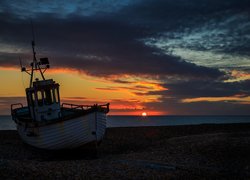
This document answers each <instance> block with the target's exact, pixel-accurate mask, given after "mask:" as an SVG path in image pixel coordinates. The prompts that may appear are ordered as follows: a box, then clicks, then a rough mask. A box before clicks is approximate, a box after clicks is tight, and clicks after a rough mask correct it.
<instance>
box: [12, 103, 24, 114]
mask: <svg viewBox="0 0 250 180" xmlns="http://www.w3.org/2000/svg"><path fill="white" fill-rule="evenodd" d="M19 108H23V104H22V103H16V104H11V112H13V110H15V109H19Z"/></svg>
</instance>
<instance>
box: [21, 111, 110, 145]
mask: <svg viewBox="0 0 250 180" xmlns="http://www.w3.org/2000/svg"><path fill="white" fill-rule="evenodd" d="M106 120H107V116H106V113H104V112H92V113H89V114H86V115H83V116H80V117H77V118H74V119H70V120H65V121H60V122H56V123H53V124H48V125H44V126H40V127H35V128H32V127H25V126H24V125H20V124H17V130H18V133H19V135H20V136H21V138H22V140H23V141H24V142H25V143H27V144H29V145H32V146H34V147H37V148H42V149H50V150H58V149H72V148H77V147H80V146H83V145H85V144H87V143H90V142H99V141H101V140H102V139H103V137H104V134H105V130H106Z"/></svg>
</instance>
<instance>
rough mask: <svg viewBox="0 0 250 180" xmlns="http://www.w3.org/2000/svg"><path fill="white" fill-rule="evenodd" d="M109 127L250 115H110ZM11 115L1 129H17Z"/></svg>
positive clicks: (240, 119)
mask: <svg viewBox="0 0 250 180" xmlns="http://www.w3.org/2000/svg"><path fill="white" fill-rule="evenodd" d="M107 117H108V118H107V124H106V125H107V128H115V127H143V126H179V125H201V124H231V123H250V115H157V116H156V115H154V116H133V115H108V116H107ZM15 129H16V126H15V123H14V121H13V120H12V118H11V115H0V130H15Z"/></svg>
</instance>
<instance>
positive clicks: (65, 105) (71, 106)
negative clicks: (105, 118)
mask: <svg viewBox="0 0 250 180" xmlns="http://www.w3.org/2000/svg"><path fill="white" fill-rule="evenodd" d="M61 108H63V109H64V108H65V109H67V108H68V109H69V110H77V109H81V110H88V109H92V108H103V109H106V111H107V112H108V111H109V103H107V104H102V105H98V104H94V105H77V104H70V103H62V105H61Z"/></svg>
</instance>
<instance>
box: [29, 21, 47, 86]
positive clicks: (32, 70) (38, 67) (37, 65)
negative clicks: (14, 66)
mask: <svg viewBox="0 0 250 180" xmlns="http://www.w3.org/2000/svg"><path fill="white" fill-rule="evenodd" d="M31 27H32V37H33V40H32V41H31V45H32V52H33V62H32V64H31V66H32V69H31V75H30V87H31V86H32V82H33V74H34V70H39V72H40V74H41V76H42V78H43V80H45V77H44V75H43V72H42V70H41V68H40V65H39V63H37V60H36V51H35V33H34V27H33V22H32V21H31Z"/></svg>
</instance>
